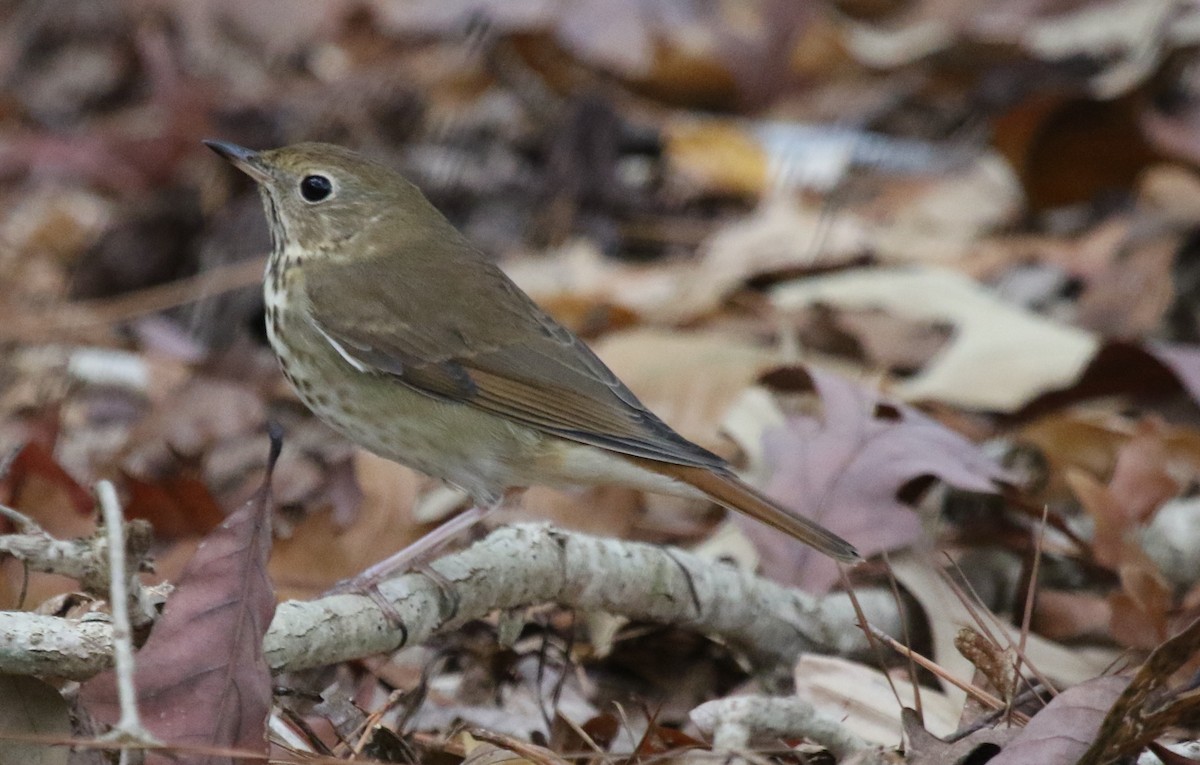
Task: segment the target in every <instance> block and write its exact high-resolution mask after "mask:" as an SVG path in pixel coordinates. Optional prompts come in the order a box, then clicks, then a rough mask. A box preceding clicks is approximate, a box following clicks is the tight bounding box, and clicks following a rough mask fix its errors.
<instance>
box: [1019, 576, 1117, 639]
mask: <svg viewBox="0 0 1200 765" xmlns="http://www.w3.org/2000/svg"><path fill="white" fill-rule="evenodd" d="M1112 619H1113V605H1112V603H1111V601H1110V600H1109V599H1107V598H1105V597H1103V596H1101V595H1095V594H1092V593H1088V592H1072V591H1067V590H1050V589H1046V588H1042V589H1040V590H1039V591H1038V594H1037V599H1036V600H1035V601H1034V607H1033V619H1032V621H1031V622H1030V625H1029V626H1030V629H1031V630H1033V631H1034V632H1036V633H1037V634H1039V635H1041V636H1042V637H1046V638H1049V639H1050V640H1057V641H1060V642H1063V643H1070V642H1076V641H1082V640H1087V641H1099V640H1105V639H1108V638H1110V637H1111V632H1110V630H1111V628H1112Z"/></svg>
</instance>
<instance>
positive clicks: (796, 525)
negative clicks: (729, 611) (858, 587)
mask: <svg viewBox="0 0 1200 765" xmlns="http://www.w3.org/2000/svg"><path fill="white" fill-rule="evenodd" d="M639 462H640V464H642V465H643V466H645V467H648V468H650V469H651V470H653V471H654V472H656V473H659V474H661V475H667V476H670V477H671V478H674V479H675V480H677V481H682V482H683V483H686V484H688V485H689V486H692V487H693V488H696V489H699V490H700V491H701V492H703V493H704V494H705V495H707V496H708V497H709V498H711V499H712V500H713V501H714V502H716V503H717V504H719V505H722V506H724V507H727V508H729V509H730V510H737V511H738V512H741V513H745V514H746V515H748V516H750V517H751V518H754V519H756V520H758V521H761V522H762V523H765V524H767V525H768V526H773V527H775V528H777V529H779V530H780V531H782V532H784V533H785V534H790V535H791V536H793V537H795V538H796V539H799V540H800V541H801V542H803V543H804V544H806V545H808V546H809V547H812V548H813V549H815V550H817V551H818V552H821V553H824V554H825V555H828V556H829V557H831V558H834V559H836V560H840V561H843V562H845V563H857V562H859V561H861V560H862V556H860V555H859V554H858V550H855V549H854V545H852V544H850V543H849V542H847V541H846V540H844V539H842V538H841V537H839V536H838V535H837V534H834V533H833V532H832V531H830V530H829V529H827V528H825V527H824V526H822V525H821V524H819V523H817V522H816V521H810V520H809V519H807V518H802V517H800V516H798V515H794V514H793V513H790V512H788V511H787V510H786V509H784V508H783V507H780V505H779V504H778V503H777V502H775V501H774V500H772V499H771V498H770V497H768V496H767V495H765V494H763V493H762V492H760V491H758V490H757V489H755V488H753V487H751V486H749V485H748V484H746V483H745V482H744V481H741V480H740V479H738V478H737V476H734V475H731V474H729V473H721V472H717V471H714V470H711V469H708V468H700V467H690V466H687V465H674V464H670V463H664V462H657V461H651V460H639Z"/></svg>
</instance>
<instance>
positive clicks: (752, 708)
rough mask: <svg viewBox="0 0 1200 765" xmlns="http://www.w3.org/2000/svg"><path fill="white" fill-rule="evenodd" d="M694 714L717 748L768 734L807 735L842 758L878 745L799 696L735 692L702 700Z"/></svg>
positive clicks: (738, 746)
mask: <svg viewBox="0 0 1200 765" xmlns="http://www.w3.org/2000/svg"><path fill="white" fill-rule="evenodd" d="M690 717H691V718H692V722H693V723H695V724H696V727H697V728H699V729H700V730H701V731H702V732H703V733H705V734H706V735H709V736H711V737H712V745H713V749H714V750H715V751H725V752H739V751H745V750H747V749H749V748H750V745H751V744H752V743H753V742H754V741H756V740H761V739H765V738H772V739H780V738H793V739H794V738H807V739H808V740H810V741H813V742H815V743H817V744H820V745H821V746H823V747H825V748H826V749H828V750H829V751H830V753H831V754H833V756H834V757H835V758H836V759H837V761H838V762H842V761H843V760H845V759H846V758H848V757H850V756H851V755H855V754H859V753H865V752H867V751H868V750H871V749H873V748H874V747H873V746H872V745H871V744H870V743H868V742H867V741H866V740H864V739H862V738H860V737H859V736H858V735H856V734H855V733H853V732H852V731H851V730H849V729H848V728H846V727H845V726H844V725H842V724H841V723H840V722H838V721H837V720H834V719H831V718H829V717H826V716H824V715H822V714H821V713H819V712H817V711H816V710H815V709H814V708H813V706H812V705H811V704H809V703H808V702H807V701H804V700H803V699H798V698H785V697H766V696H731V697H729V698H725V699H717V700H715V701H710V702H708V703H706V704H701V705H700V706H698V707H696V708H695V709H693V710H692V711H691V714H690Z"/></svg>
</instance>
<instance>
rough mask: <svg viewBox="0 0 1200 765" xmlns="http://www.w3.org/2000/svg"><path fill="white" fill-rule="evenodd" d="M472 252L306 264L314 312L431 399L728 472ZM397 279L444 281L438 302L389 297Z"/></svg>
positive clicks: (358, 362)
mask: <svg viewBox="0 0 1200 765" xmlns="http://www.w3.org/2000/svg"><path fill="white" fill-rule="evenodd" d="M467 254H468V255H469V256H470V258H469V259H459V261H458V262H457V263H456V262H454V259H452V258H446V259H444V260H443V261H437V260H432V259H421V260H420V262H418V263H414V262H413V261H414V260H416V258H404V259H400V258H395V257H393V258H376V259H373V260H372V261H370V263H369V264H368V263H321V264H313V265H309V264H306V265H305V267H304V277H303V283H304V287H305V293H306V296H307V298H308V308H309V316H310V318H311V320H312V322H313V323H314V324H315V326H316V329H317V330H318V331H319V332H320V333H321V334H322V335H324V336H325V337H326V338H327V339H328V340H329V341H330V342H331V344H333V345H334V347H335V348H336V349H337V351H338V353H339V354H340V355H341V356H343V357H344V358H346V360H347V362H348V363H350V364H351V365H352V366H354V367H355V368H357V369H359V370H360V371H361V370H364V369H365V370H366V373H368V374H380V375H387V376H389V377H391V378H393V379H395V380H396V381H397V383H398V384H403V385H407V386H408V387H410V388H412V389H414V390H417V391H420V392H421V393H423V394H426V395H429V396H434V397H437V398H440V399H443V400H448V401H454V402H458V403H462V404H464V405H466V406H473V407H476V408H478V409H480V410H483V411H486V412H489V413H491V414H494V415H497V416H500V417H504V418H506V419H509V420H511V421H513V422H516V423H520V424H523V425H526V426H528V427H532V428H536V429H539V430H542V431H544V432H547V433H551V434H554V435H557V436H560V437H562V438H567V439H571V440H574V441H578V442H581V443H588V444H592V445H596V446H602V447H604V448H608V449H613V450H615V451H618V452H622V453H625V454H630V455H633V456H637V457H645V458H648V459H653V460H660V461H663V462H668V463H672V464H678V465H689V466H696V467H708V468H717V469H724V468H725V467H726V465H725V462H724V461H723V460H722V459H721V458H719V457H717V456H716V455H714V454H712V453H711V452H708V451H706V450H705V449H702V448H701V447H699V446H697V445H695V444H693V443H692V442H690V441H688V440H687V439H685V438H683V437H682V436H680V435H679V434H677V433H675V431H673V430H672V429H671V428H670V427H668V426H667V425H666V424H665V423H663V422H662V421H661V420H660V419H658V417H656V416H654V414H652V413H651V412H650V411H649V410H648V409H646V407H645V406H644V405H643V404H642V403H641V402H640V401H638V399H637V397H636V396H634V394H633V392H632V391H630V390H629V388H627V387H626V386H625V385H624V384H623V383H622V382H621V381H620V380H619V379H617V377H616V375H614V374H613V373H612V371H610V370H609V369H608V367H606V366H605V365H604V363H603V362H602V361H600V359H599V358H598V357H597V356H596V355H595V354H594V353H592V351H591V349H589V348H588V347H587V346H586V345H585V344H584V343H583V342H582V341H581V340H579V338H577V337H576V336H575V335H574V334H572V333H571V332H570V331H569V330H567V329H566V328H565V327H563V326H562V325H560V324H558V323H557V322H555V321H554V320H553V319H552V318H551V317H550V316H548V315H547V314H545V313H544V312H543V311H542V310H541V309H540V308H538V306H537V305H536V304H534V303H533V301H531V300H530V299H529V298H528V296H526V295H525V293H523V292H521V290H520V289H519V288H518V287H517V286H516V285H515V284H513V283H512V282H511V281H510V280H509V279H508V277H506V276H505V275H504V274H503V272H501V271H500V270H499V269H498V268H496V267H495V266H493V265H492V264H490V263H488V262H487V261H485V260H483V259H482V258H481V256H479V255H478V254H477V253H473V252H470V253H467ZM448 268H449V269H450V270H449V271H447V270H446V269H448ZM463 268H467V269H469V272H470V274H471V275H472V276H473V277H478V278H477V279H472V280H471V282H472V283H471V289H465V288H464V284H463V282H464V280H463V278H462V277H463V273H462V272H461V269H463ZM455 269H457V270H458V271H459V272H458V273H454V270H455ZM397 279H405V280H407V281H409V282H413V281H416V282H417V283H425V284H436V285H438V286H437V291H438V292H439V294H437V295H433V294H431V293H432V292H434V289H433V288H430V289H422V290H404V293H405V294H404V297H403V299H401V298H400V297H399V296H398V294H397V293H396V292H395V291H389V290H388V289H387V285H388V284H393V285H394V284H397V283H398V282H396V281H395V280H397ZM447 288H450V289H451V294H449V295H447V294H444V290H446V289H447ZM409 292H416V293H417V294H415V295H410V294H408V293H409Z"/></svg>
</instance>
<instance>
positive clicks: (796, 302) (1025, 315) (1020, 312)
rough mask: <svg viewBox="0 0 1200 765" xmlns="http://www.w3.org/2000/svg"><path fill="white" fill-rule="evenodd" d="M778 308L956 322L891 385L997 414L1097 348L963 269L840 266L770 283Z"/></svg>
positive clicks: (1056, 382) (1062, 383) (1072, 371)
mask: <svg viewBox="0 0 1200 765" xmlns="http://www.w3.org/2000/svg"><path fill="white" fill-rule="evenodd" d="M772 300H773V301H774V303H775V305H776V306H777V307H778V308H779V309H780V310H783V311H792V310H797V309H799V308H806V307H809V306H812V305H814V304H817V303H823V304H826V305H830V306H836V307H845V308H852V309H857V310H867V309H882V310H885V311H888V312H890V313H892V314H895V315H896V316H900V317H907V318H909V319H913V320H918V321H927V322H934V321H939V322H946V323H949V324H950V325H952V326H953V327H954V330H955V334H954V338H953V340H952V341H951V342H950V343H949V344H947V345H946V346H945V347H944V348H943V349H942V352H941V353H939V354H938V355H937V356H935V357H934V359H933V361H932V362H931V363H930V364H929V365H928V366H927V367H926V368H925V369H923V370H921V371H920V372H919V373H918V374H916V375H914V376H913V377H911V378H910V379H908V380H905V381H902V382H899V383H897V384H896V385H895V386H894V391H895V393H896V394H897V395H898V396H899V397H900V398H903V399H906V400H909V401H914V400H917V401H919V400H923V399H931V400H934V401H941V402H945V403H949V404H954V405H956V406H960V407H966V408H971V409H983V410H989V411H998V412H1012V411H1015V410H1017V409H1020V408H1021V407H1022V406H1024V405H1025V404H1027V403H1028V402H1029V401H1031V400H1032V399H1033V398H1035V397H1036V396H1037V395H1038V394H1040V393H1043V392H1046V391H1051V390H1055V389H1060V388H1064V387H1066V386H1068V385H1070V384H1071V383H1073V382H1074V381H1075V380H1076V379H1077V378H1078V377H1079V375H1080V373H1081V372H1082V371H1083V370H1084V368H1085V366H1086V365H1087V363H1088V362H1089V361H1091V359H1092V357H1093V355H1094V354H1095V352H1096V350H1097V349H1098V347H1099V343H1098V341H1097V340H1096V338H1095V337H1093V336H1091V335H1089V334H1088V333H1087V332H1084V331H1082V330H1079V329H1075V328H1073V327H1068V326H1066V325H1062V324H1057V323H1055V322H1053V321H1050V320H1049V319H1045V318H1042V317H1040V316H1037V315H1035V314H1033V313H1030V312H1029V311H1026V310H1024V309H1021V308H1019V307H1017V306H1015V305H1011V304H1009V303H1006V302H1005V301H1003V300H1001V299H1000V298H998V297H997V296H995V295H993V294H991V293H990V292H988V291H987V290H986V289H984V288H983V287H982V286H980V285H979V284H977V283H976V282H974V281H972V280H971V279H969V278H968V277H965V276H963V275H961V274H958V273H955V272H952V271H948V270H941V269H934V268H906V269H879V268H877V269H870V270H855V271H846V272H842V273H838V274H831V275H828V276H818V277H812V278H809V279H804V280H800V281H796V282H792V283H789V284H786V285H782V286H780V287H777V288H775V290H774V291H773V293H772Z"/></svg>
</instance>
